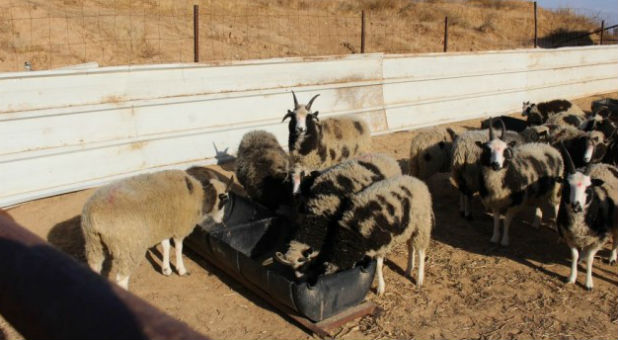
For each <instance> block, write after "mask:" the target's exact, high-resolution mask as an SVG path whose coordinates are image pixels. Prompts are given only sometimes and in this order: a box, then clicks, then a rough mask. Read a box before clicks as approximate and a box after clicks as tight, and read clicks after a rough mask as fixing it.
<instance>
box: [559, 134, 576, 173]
mask: <svg viewBox="0 0 618 340" xmlns="http://www.w3.org/2000/svg"><path fill="white" fill-rule="evenodd" d="M560 149H561V150H562V156H563V157H564V158H565V162H564V166H565V168H566V171H567V174H574V173H575V164H573V159H572V158H571V155H570V154H569V150H567V148H566V146H564V143H563V142H562V141H561V142H560Z"/></svg>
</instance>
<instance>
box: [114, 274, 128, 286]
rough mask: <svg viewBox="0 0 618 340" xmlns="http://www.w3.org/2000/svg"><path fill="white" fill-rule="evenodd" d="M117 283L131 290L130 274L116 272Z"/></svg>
mask: <svg viewBox="0 0 618 340" xmlns="http://www.w3.org/2000/svg"><path fill="white" fill-rule="evenodd" d="M116 283H117V284H118V285H119V286H120V287H122V288H124V289H125V290H129V275H123V274H116Z"/></svg>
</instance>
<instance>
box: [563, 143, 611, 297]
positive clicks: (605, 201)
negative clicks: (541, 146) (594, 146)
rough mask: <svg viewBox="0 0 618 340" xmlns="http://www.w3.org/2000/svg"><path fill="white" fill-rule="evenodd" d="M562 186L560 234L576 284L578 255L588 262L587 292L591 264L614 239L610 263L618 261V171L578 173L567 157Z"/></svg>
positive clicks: (592, 168) (602, 167) (602, 168)
mask: <svg viewBox="0 0 618 340" xmlns="http://www.w3.org/2000/svg"><path fill="white" fill-rule="evenodd" d="M565 165H566V172H565V176H564V177H562V178H560V181H561V182H562V188H563V193H562V200H561V202H560V212H559V214H558V221H557V222H558V231H559V233H560V235H561V236H562V238H563V239H564V240H565V241H566V243H567V245H568V246H569V248H570V249H571V257H572V258H571V274H570V275H569V278H568V281H567V283H575V281H576V280H577V263H578V260H579V254H580V253H579V251H580V250H582V251H583V257H584V258H586V283H585V285H586V289H588V290H590V289H592V288H593V286H594V285H593V282H592V262H593V260H594V256H595V254H596V253H597V251H598V250H599V249H600V248H601V247H603V245H604V244H605V243H606V242H607V241H608V240H609V237H610V235H612V236H613V247H612V251H611V254H610V258H609V261H610V263H615V262H616V260H617V257H618V169H616V167H614V166H611V165H608V164H593V165H588V166H587V167H586V169H585V170H584V171H582V170H576V169H575V166H574V164H573V162H572V160H571V159H570V157H569V156H568V154H567V157H566V160H565Z"/></svg>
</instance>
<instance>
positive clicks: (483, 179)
mask: <svg viewBox="0 0 618 340" xmlns="http://www.w3.org/2000/svg"><path fill="white" fill-rule="evenodd" d="M476 145H477V146H478V148H479V149H481V150H482V154H481V159H480V166H481V176H480V180H479V194H480V196H481V201H482V202H483V205H484V206H485V208H487V209H488V210H491V211H492V212H493V218H494V231H493V235H492V237H491V242H492V243H498V241H499V239H500V215H502V214H503V215H504V232H503V234H502V240H501V241H500V244H501V245H503V246H508V245H509V227H510V224H511V220H512V219H513V217H514V216H515V214H516V213H517V212H519V211H520V210H521V209H522V208H523V207H524V206H526V205H535V206H537V211H536V219H535V221H534V226H535V227H538V226H539V225H540V222H541V218H542V211H541V210H540V206H541V205H542V204H546V203H548V202H549V203H550V204H552V205H553V207H554V217H555V216H557V213H558V211H557V209H558V204H559V203H560V196H559V194H560V191H559V186H558V185H556V180H555V178H556V177H559V176H561V175H562V172H563V168H564V165H563V161H562V156H561V155H560V152H559V151H558V150H556V149H555V148H554V147H552V146H550V145H547V144H541V143H527V144H523V145H519V146H516V147H515V143H514V142H506V141H505V140H504V139H503V138H502V136H500V137H498V138H496V137H495V136H494V133H493V130H489V141H488V142H485V143H483V142H476Z"/></svg>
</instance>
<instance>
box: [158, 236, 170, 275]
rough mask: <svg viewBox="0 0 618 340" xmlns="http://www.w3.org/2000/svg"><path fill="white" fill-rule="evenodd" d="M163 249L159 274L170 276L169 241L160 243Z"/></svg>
mask: <svg viewBox="0 0 618 340" xmlns="http://www.w3.org/2000/svg"><path fill="white" fill-rule="evenodd" d="M161 246H162V247H163V262H162V263H161V272H162V273H163V275H165V276H169V275H171V274H172V268H171V267H170V240H169V239H168V240H163V241H161Z"/></svg>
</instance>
